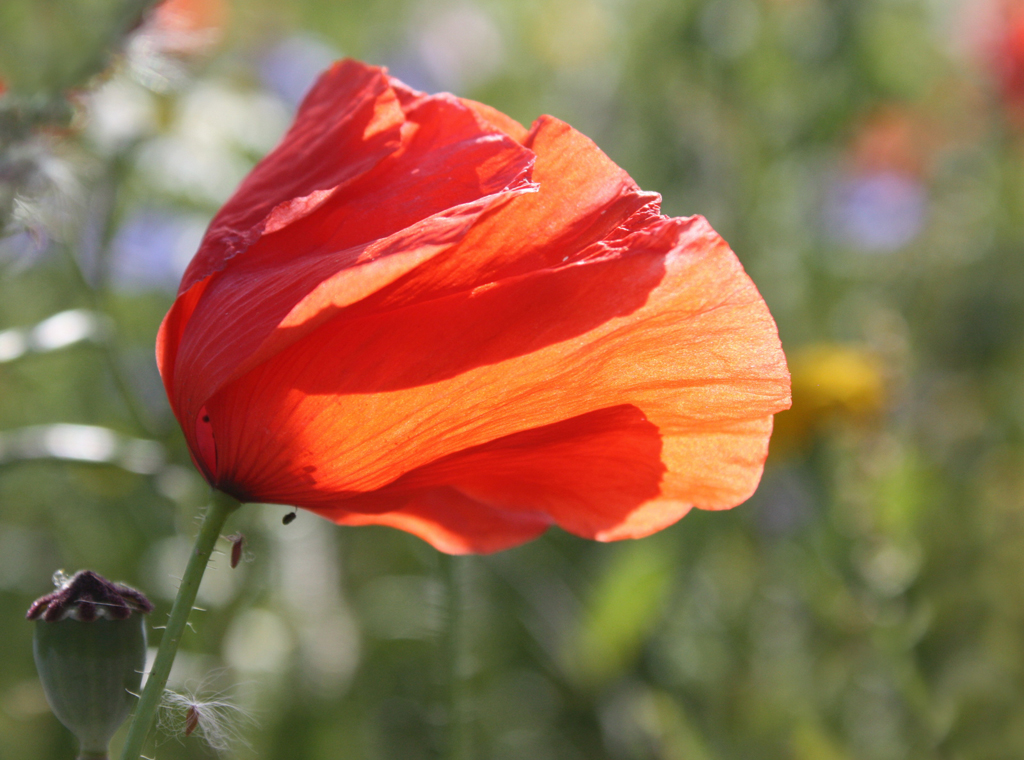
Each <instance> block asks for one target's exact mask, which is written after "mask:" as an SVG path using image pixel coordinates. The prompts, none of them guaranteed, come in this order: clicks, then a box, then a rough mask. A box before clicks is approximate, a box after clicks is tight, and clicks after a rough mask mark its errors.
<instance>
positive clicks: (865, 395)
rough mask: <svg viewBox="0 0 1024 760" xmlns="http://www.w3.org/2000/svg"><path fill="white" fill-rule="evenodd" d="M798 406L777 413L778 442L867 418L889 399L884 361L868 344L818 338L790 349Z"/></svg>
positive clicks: (785, 444)
mask: <svg viewBox="0 0 1024 760" xmlns="http://www.w3.org/2000/svg"><path fill="white" fill-rule="evenodd" d="M789 366H790V371H791V372H792V375H793V407H792V408H791V409H790V410H789V411H786V412H782V413H780V414H777V415H776V417H775V436H774V439H773V446H774V447H775V448H776V449H782V450H786V449H789V448H796V447H800V446H802V445H803V444H805V443H806V442H807V441H808V440H809V439H810V438H811V436H813V435H814V433H816V432H818V431H820V430H821V429H823V428H826V427H829V426H831V425H833V424H835V423H843V422H849V423H854V424H865V423H868V422H870V421H872V420H873V419H875V418H876V417H877V416H878V414H879V413H880V412H881V410H882V408H883V405H884V403H885V396H886V388H885V375H884V372H883V367H882V362H881V360H880V359H879V357H878V356H877V354H876V353H875V352H873V351H872V350H871V349H870V348H868V347H866V346H859V345H844V344H840V343H813V344H810V345H808V346H804V347H803V348H800V349H797V350H796V351H794V352H792V353H791V354H790V365H789Z"/></svg>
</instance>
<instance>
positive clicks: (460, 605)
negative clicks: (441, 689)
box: [441, 554, 473, 760]
mask: <svg viewBox="0 0 1024 760" xmlns="http://www.w3.org/2000/svg"><path fill="white" fill-rule="evenodd" d="M469 561H470V559H469V558H468V557H453V556H451V555H448V554H442V555H441V563H442V565H443V568H444V574H445V584H446V585H447V587H448V629H447V631H446V633H447V635H446V637H445V648H446V650H447V651H446V652H445V654H446V655H447V660H448V663H447V664H448V668H447V670H448V672H447V674H446V675H447V677H448V724H447V725H448V736H447V737H446V741H445V758H447V760H469V759H470V758H471V757H472V756H473V741H472V736H471V733H470V723H469V716H468V715H467V714H466V710H467V708H468V696H469V695H468V683H467V681H466V664H465V651H466V644H467V642H466V623H465V611H466V597H467V591H468V589H467V588H466V587H467V585H468V582H469V576H468V570H469V566H468V565H467V564H466V563H468V562H469Z"/></svg>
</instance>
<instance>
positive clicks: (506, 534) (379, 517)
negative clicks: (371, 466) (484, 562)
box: [313, 487, 551, 554]
mask: <svg viewBox="0 0 1024 760" xmlns="http://www.w3.org/2000/svg"><path fill="white" fill-rule="evenodd" d="M347 507H351V508H352V509H353V510H360V509H361V510H364V511H362V512H359V511H348V510H347ZM313 511H315V512H316V513H317V514H320V515H323V516H324V517H326V518H327V519H329V520H333V521H334V522H336V523H339V524H341V525H387V526H389V527H392V528H398V529H400V530H404V531H406V532H407V533H412V534H413V535H414V536H419V537H420V538H422V539H423V540H424V541H427V542H428V543H430V544H431V545H432V546H434V548H436V549H438V550H440V551H443V552H446V553H448V554H471V553H472V554H489V553H491V552H497V551H501V550H503V549H510V548H511V547H513V546H518V545H519V544H523V543H526V542H527V541H531V540H533V539H534V538H536V537H537V536H539V535H540V534H541V533H543V532H544V531H545V530H547V528H548V526H549V525H550V524H551V523H550V520H548V519H547V518H545V517H544V516H543V515H538V514H528V513H522V512H507V511H504V510H502V509H499V508H496V507H493V506H491V505H490V504H486V503H483V502H480V501H476V500H474V499H472V498H470V497H469V496H466V495H465V494H463V493H460V492H459V491H458V490H456V489H454V488H445V487H441V488H434V489H429V490H424V491H418V492H411V493H380V492H374V493H370V494H366V495H365V496H361V497H357V498H356V499H353V500H351V501H347V502H345V503H344V504H342V505H341V506H338V507H335V508H321V509H316V510H313Z"/></svg>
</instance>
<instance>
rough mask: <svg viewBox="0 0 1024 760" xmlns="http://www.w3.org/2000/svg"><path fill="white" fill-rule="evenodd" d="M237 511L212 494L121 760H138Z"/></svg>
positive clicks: (231, 503) (225, 497) (219, 494)
mask: <svg viewBox="0 0 1024 760" xmlns="http://www.w3.org/2000/svg"><path fill="white" fill-rule="evenodd" d="M238 507H239V503H238V502H237V501H236V500H235V499H233V498H232V497H230V496H228V495H227V494H225V493H222V492H221V491H214V492H213V500H212V501H211V502H210V506H209V508H208V509H207V510H206V516H205V517H204V518H203V524H202V527H200V528H199V535H198V536H197V537H196V545H195V547H194V549H193V550H192V555H191V556H190V557H189V560H188V567H186V568H185V575H184V577H183V578H182V579H181V585H180V586H178V595H177V596H176V597H175V598H174V604H173V605H172V606H171V614H170V616H169V617H168V618H167V627H166V628H165V629H164V635H163V638H161V639H160V648H159V649H158V650H157V653H156V661H155V662H154V663H153V668H152V670H150V671H149V678H148V679H147V680H146V686H145V688H143V690H142V696H141V697H140V698H139V704H138V707H136V708H135V715H133V716H132V722H131V725H130V726H129V728H128V738H127V739H125V743H124V748H123V749H122V750H121V760H139V755H140V754H141V753H142V747H143V745H144V744H145V742H146V736H147V735H148V734H149V729H150V728H151V727H152V726H153V720H154V719H155V718H156V710H157V707H158V706H159V704H160V698H161V697H162V696H163V692H164V687H165V686H166V685H167V676H168V675H169V674H170V672H171V665H172V664H173V663H174V655H175V654H176V653H177V651H178V644H179V643H180V641H181V636H182V633H184V631H185V624H186V623H187V622H188V616H189V613H190V612H192V605H193V604H195V601H196V592H198V591H199V583H200V581H202V579H203V573H204V572H205V571H206V563H207V562H208V561H209V560H210V554H212V553H213V546H214V544H215V543H216V542H217V537H218V536H220V533H221V529H222V528H223V527H224V521H225V520H227V518H228V515H230V514H231V513H232V512H234V511H235V510H236V509H238Z"/></svg>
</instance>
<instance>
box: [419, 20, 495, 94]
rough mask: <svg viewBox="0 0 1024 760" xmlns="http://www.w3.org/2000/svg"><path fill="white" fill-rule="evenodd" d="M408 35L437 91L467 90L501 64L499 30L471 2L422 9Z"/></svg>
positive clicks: (492, 72) (490, 75)
mask: <svg viewBox="0 0 1024 760" xmlns="http://www.w3.org/2000/svg"><path fill="white" fill-rule="evenodd" d="M411 34H412V38H413V41H414V45H415V48H416V51H417V53H418V55H419V58H420V59H421V60H422V63H423V67H424V68H425V69H426V71H427V73H428V74H429V75H430V77H431V79H432V80H433V81H434V83H436V84H437V86H438V87H440V88H441V89H445V90H450V91H452V92H457V93H458V92H464V91H466V90H470V89H472V88H473V87H475V86H477V85H479V84H482V83H483V82H485V81H487V80H488V79H490V78H491V77H493V76H494V75H495V74H497V73H498V72H499V71H500V70H501V67H502V66H503V65H504V63H505V44H504V40H503V39H502V35H501V31H500V30H499V29H498V26H497V24H496V23H495V21H494V19H493V18H492V17H491V15H490V14H489V13H487V12H486V11H485V10H483V9H482V8H480V7H479V6H477V5H475V4H473V3H460V4H458V5H453V6H449V7H443V8H441V9H440V10H435V9H434V8H433V7H429V8H424V9H423V12H422V13H421V14H419V15H418V16H417V17H415V18H414V20H413V23H412V27H411Z"/></svg>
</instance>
